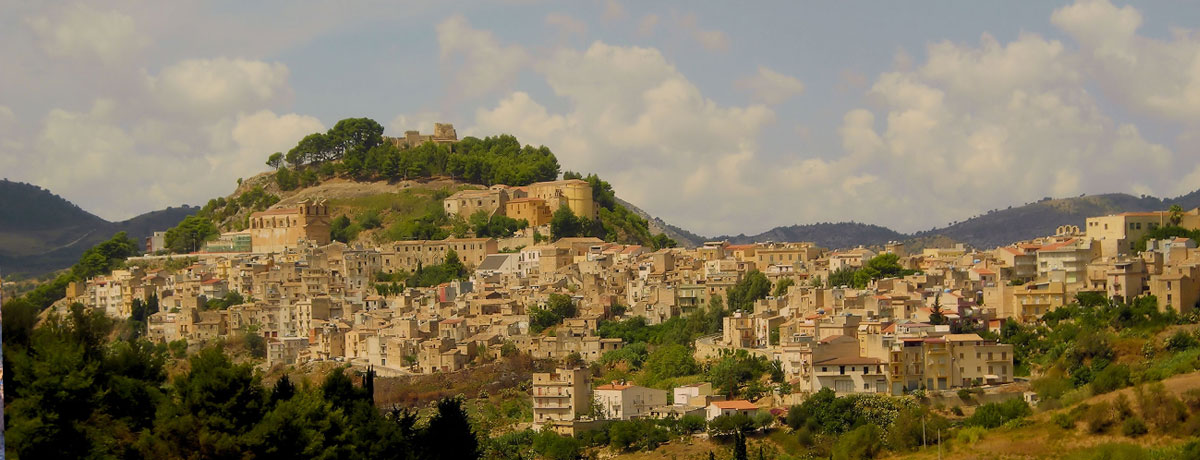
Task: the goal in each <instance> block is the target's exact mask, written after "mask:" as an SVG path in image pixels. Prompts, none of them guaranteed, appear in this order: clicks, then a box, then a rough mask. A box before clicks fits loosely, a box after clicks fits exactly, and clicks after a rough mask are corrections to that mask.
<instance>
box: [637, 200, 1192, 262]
mask: <svg viewBox="0 0 1200 460" xmlns="http://www.w3.org/2000/svg"><path fill="white" fill-rule="evenodd" d="M1172 205H1179V206H1181V207H1183V208H1184V209H1194V208H1196V207H1200V190H1197V191H1195V192H1192V193H1189V194H1187V195H1183V196H1179V197H1176V198H1166V199H1164V198H1155V197H1151V196H1141V197H1136V196H1133V195H1129V194H1125V193H1108V194H1103V195H1084V196H1079V197H1074V198H1058V199H1051V198H1045V199H1042V200H1040V201H1037V202H1034V203H1026V204H1025V205H1022V206H1010V207H1009V208H1007V209H1002V210H999V209H997V210H991V211H988V212H986V213H984V214H980V215H978V216H974V217H971V218H970V219H966V220H964V221H962V222H953V223H951V224H950V225H947V226H945V227H941V228H933V229H931V230H926V231H921V232H916V233H911V234H905V233H900V232H897V231H894V230H892V229H889V228H887V227H882V226H878V225H871V224H861V223H856V222H838V223H820V224H806V225H791V226H785V227H775V228H772V229H770V230H767V231H765V232H762V233H759V234H756V235H745V234H740V235H736V236H729V235H726V236H718V237H714V238H705V237H702V236H699V235H695V234H692V233H690V232H687V231H685V230H682V229H677V228H674V227H671V226H669V225H666V226H665V228H667V229H670V230H672V231H673V232H675V233H676V234H680V235H688V237H687V238H686V239H690V240H692V241H699V242H702V241H706V240H708V241H711V240H717V241H719V240H729V242H730V243H734V244H746V243H753V242H764V241H813V242H816V243H817V244H818V245H820V246H824V247H827V248H835V249H836V248H850V247H855V246H859V245H862V246H871V245H879V244H883V243H886V242H888V241H891V240H896V241H905V242H906V243H908V244H909V245H910V246H917V247H926V246H928V247H933V246H943V245H946V244H951V243H953V242H962V243H966V244H968V245H971V246H974V247H976V248H984V249H987V248H993V247H997V246H1004V245H1007V244H1011V243H1013V242H1016V241H1023V240H1029V239H1033V238H1037V237H1040V236H1046V235H1053V234H1054V231H1055V229H1056V228H1057V227H1059V226H1060V225H1077V226H1079V227H1080V228H1083V227H1084V224H1085V222H1086V220H1087V218H1088V217H1094V216H1102V215H1108V214H1115V213H1121V212H1145V211H1161V210H1164V209H1167V208H1169V207H1171V206H1172ZM649 219H650V220H651V221H656V222H661V220H658V219H656V218H653V217H649ZM676 239H677V240H680V239H681V237H676Z"/></svg>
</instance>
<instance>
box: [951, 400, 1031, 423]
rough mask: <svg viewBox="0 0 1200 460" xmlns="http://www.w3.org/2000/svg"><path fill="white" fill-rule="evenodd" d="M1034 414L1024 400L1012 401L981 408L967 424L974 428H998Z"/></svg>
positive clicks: (968, 419) (985, 405) (986, 405)
mask: <svg viewBox="0 0 1200 460" xmlns="http://www.w3.org/2000/svg"><path fill="white" fill-rule="evenodd" d="M1032 413H1033V410H1032V409H1030V408H1029V404H1028V403H1026V402H1025V400H1023V399H1010V400H1008V401H1004V402H1000V403H990V404H984V405H982V406H979V408H978V409H976V410H975V413H974V414H972V415H971V417H969V418H967V420H966V424H967V425H972V426H982V427H984V428H996V427H998V426H1001V425H1004V424H1005V423H1008V422H1009V421H1010V420H1015V419H1020V418H1024V417H1026V416H1029V415H1030V414H1032Z"/></svg>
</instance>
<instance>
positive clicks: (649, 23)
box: [637, 13, 658, 37]
mask: <svg viewBox="0 0 1200 460" xmlns="http://www.w3.org/2000/svg"><path fill="white" fill-rule="evenodd" d="M657 26H658V15H657V14H654V13H649V14H646V15H645V16H642V20H641V21H638V28H637V32H638V35H641V36H643V37H648V36H650V35H651V34H653V33H654V28H655V27H657Z"/></svg>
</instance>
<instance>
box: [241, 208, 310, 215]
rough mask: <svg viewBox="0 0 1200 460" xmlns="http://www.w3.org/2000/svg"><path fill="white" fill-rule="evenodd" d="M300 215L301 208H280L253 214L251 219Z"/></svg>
mask: <svg viewBox="0 0 1200 460" xmlns="http://www.w3.org/2000/svg"><path fill="white" fill-rule="evenodd" d="M299 213H300V208H279V209H268V210H266V211H259V212H256V213H254V214H251V215H250V217H254V216H277V215H280V214H299Z"/></svg>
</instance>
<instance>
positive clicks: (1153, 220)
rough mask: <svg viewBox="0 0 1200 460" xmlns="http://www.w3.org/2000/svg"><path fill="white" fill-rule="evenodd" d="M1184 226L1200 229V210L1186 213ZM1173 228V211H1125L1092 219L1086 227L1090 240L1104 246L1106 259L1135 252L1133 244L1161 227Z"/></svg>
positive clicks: (1182, 220) (1182, 223)
mask: <svg viewBox="0 0 1200 460" xmlns="http://www.w3.org/2000/svg"><path fill="white" fill-rule="evenodd" d="M1181 217H1182V219H1181V220H1180V222H1179V226H1180V227H1184V228H1190V229H1196V228H1200V208H1197V209H1193V210H1191V211H1185V212H1184V213H1183V215H1182V216H1181ZM1169 225H1171V212H1170V211H1152V212H1124V213H1121V214H1113V215H1109V216H1100V217H1089V218H1088V219H1087V224H1086V225H1085V227H1086V228H1085V229H1084V230H1085V232H1086V233H1087V237H1088V238H1091V239H1092V240H1095V241H1096V242H1098V243H1099V244H1100V247H1101V252H1102V254H1103V255H1104V256H1105V257H1113V256H1116V255H1118V254H1129V253H1132V252H1133V245H1134V243H1136V242H1137V241H1138V240H1140V239H1141V238H1142V237H1143V236H1145V235H1146V234H1147V233H1149V232H1150V231H1151V230H1154V229H1156V228H1158V227H1166V226H1169Z"/></svg>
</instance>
